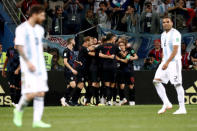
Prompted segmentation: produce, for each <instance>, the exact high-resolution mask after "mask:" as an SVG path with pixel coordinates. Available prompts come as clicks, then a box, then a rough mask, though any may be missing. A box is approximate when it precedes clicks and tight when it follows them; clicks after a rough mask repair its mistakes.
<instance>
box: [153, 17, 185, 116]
mask: <svg viewBox="0 0 197 131" xmlns="http://www.w3.org/2000/svg"><path fill="white" fill-rule="evenodd" d="M172 26H173V22H172V20H171V18H169V17H164V18H163V29H164V30H165V31H164V32H163V33H162V34H161V47H162V49H163V58H162V62H161V64H160V65H159V67H158V69H157V71H156V74H155V77H154V80H153V84H154V85H155V88H156V90H157V93H158V95H159V96H160V98H161V100H162V102H163V106H162V108H161V109H160V110H159V111H158V114H162V113H164V112H165V111H166V109H170V108H172V104H171V103H170V101H169V99H168V97H167V95H166V91H165V87H164V86H163V84H162V83H165V84H167V83H168V81H170V82H171V84H173V85H174V87H175V88H176V91H177V94H178V102H179V109H178V110H177V111H175V112H174V113H173V114H186V113H187V112H186V109H185V103H184V89H183V86H182V74H181V69H182V65H181V34H180V33H179V32H178V31H177V30H176V29H174V28H173V27H172Z"/></svg>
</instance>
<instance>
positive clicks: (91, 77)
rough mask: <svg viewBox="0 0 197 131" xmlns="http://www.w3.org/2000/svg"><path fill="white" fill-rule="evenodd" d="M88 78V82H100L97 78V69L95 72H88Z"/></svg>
mask: <svg viewBox="0 0 197 131" xmlns="http://www.w3.org/2000/svg"><path fill="white" fill-rule="evenodd" d="M88 74H89V75H88V77H89V80H90V81H91V82H99V81H100V77H99V71H98V70H97V69H95V70H91V69H90V70H89V73H88Z"/></svg>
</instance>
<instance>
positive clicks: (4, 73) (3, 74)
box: [1, 70, 6, 78]
mask: <svg viewBox="0 0 197 131" xmlns="http://www.w3.org/2000/svg"><path fill="white" fill-rule="evenodd" d="M1 74H2V76H3V77H4V78H5V77H6V72H5V70H3V71H2V72H1Z"/></svg>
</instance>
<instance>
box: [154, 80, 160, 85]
mask: <svg viewBox="0 0 197 131" xmlns="http://www.w3.org/2000/svg"><path fill="white" fill-rule="evenodd" d="M159 83H161V80H159V79H154V80H153V84H154V85H155V86H156V85H158V84H159Z"/></svg>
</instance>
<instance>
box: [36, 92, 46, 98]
mask: <svg viewBox="0 0 197 131" xmlns="http://www.w3.org/2000/svg"><path fill="white" fill-rule="evenodd" d="M36 96H38V97H44V96H45V93H44V92H39V93H37V95H36Z"/></svg>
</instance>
